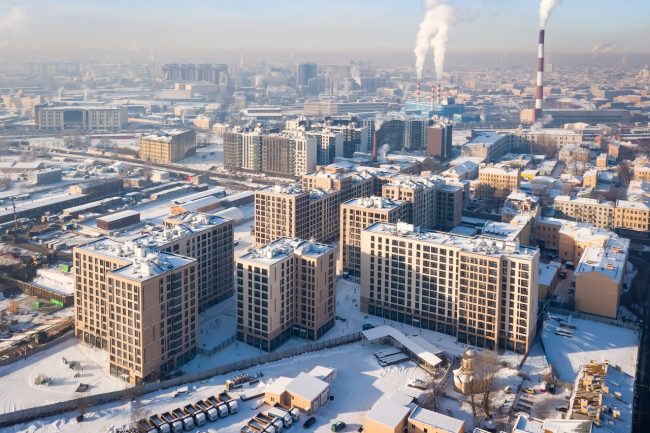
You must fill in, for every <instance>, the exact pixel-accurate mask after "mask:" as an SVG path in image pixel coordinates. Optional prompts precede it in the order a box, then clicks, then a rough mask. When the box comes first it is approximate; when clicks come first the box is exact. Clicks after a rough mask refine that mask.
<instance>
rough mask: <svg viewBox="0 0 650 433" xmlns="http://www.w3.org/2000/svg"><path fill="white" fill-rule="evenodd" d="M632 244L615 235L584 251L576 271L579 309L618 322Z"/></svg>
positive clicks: (576, 302)
mask: <svg viewBox="0 0 650 433" xmlns="http://www.w3.org/2000/svg"><path fill="white" fill-rule="evenodd" d="M629 247H630V240H629V239H625V238H619V237H618V236H616V235H613V236H611V237H609V238H607V239H606V240H605V242H604V243H603V245H601V246H590V247H587V248H586V249H585V250H584V253H583V254H582V257H581V258H580V262H578V265H577V266H576V268H575V272H574V274H573V275H574V276H575V278H576V291H575V308H576V310H579V311H584V312H585V313H590V314H597V315H599V316H605V317H610V318H612V319H616V317H617V316H618V307H619V306H620V300H621V293H622V291H623V286H624V284H625V283H624V282H625V274H626V271H627V259H628V249H629Z"/></svg>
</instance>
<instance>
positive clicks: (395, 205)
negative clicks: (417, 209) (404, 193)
mask: <svg viewBox="0 0 650 433" xmlns="http://www.w3.org/2000/svg"><path fill="white" fill-rule="evenodd" d="M409 205H410V203H409V202H406V201H403V200H395V201H393V200H391V199H386V198H383V197H366V198H353V199H350V200H348V201H346V202H345V203H342V204H341V224H340V227H341V238H340V253H341V256H340V259H339V269H340V270H341V272H347V273H349V274H350V275H351V276H353V277H359V276H360V273H361V232H362V231H363V229H365V228H366V227H368V226H370V225H372V224H374V223H376V222H378V221H379V222H386V223H397V222H406V219H407V217H408V207H409Z"/></svg>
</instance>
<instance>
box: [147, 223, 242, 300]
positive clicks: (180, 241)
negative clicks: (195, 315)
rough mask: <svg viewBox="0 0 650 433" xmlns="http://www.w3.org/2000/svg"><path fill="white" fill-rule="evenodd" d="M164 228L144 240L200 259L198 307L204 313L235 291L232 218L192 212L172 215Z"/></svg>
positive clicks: (198, 265) (198, 267) (197, 266)
mask: <svg viewBox="0 0 650 433" xmlns="http://www.w3.org/2000/svg"><path fill="white" fill-rule="evenodd" d="M164 224H165V225H164V227H160V228H159V230H157V231H155V232H153V233H151V234H150V235H148V236H146V237H144V238H141V239H140V241H141V242H144V243H147V244H148V245H149V246H153V247H155V248H156V249H157V250H159V251H166V252H168V253H172V254H179V255H182V256H185V257H191V258H193V259H196V291H197V296H198V305H199V307H198V309H199V312H203V311H205V310H207V309H208V308H210V307H212V306H214V305H216V304H218V303H219V302H222V301H224V300H226V299H228V298H229V297H231V296H232V294H233V267H234V261H233V248H234V246H233V242H234V240H233V231H234V226H235V225H234V222H233V220H231V219H227V218H221V217H218V216H216V215H210V214H204V213H198V212H188V213H186V214H184V215H180V216H178V217H177V218H168V219H166V220H165V221H164Z"/></svg>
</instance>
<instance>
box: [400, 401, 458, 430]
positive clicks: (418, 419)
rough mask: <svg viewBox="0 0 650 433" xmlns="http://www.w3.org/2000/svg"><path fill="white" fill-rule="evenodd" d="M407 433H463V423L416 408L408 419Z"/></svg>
mask: <svg viewBox="0 0 650 433" xmlns="http://www.w3.org/2000/svg"><path fill="white" fill-rule="evenodd" d="M408 432H409V433H464V432H465V421H462V420H459V419H456V418H452V417H450V416H447V415H443V414H441V413H437V412H434V411H431V410H427V409H424V408H422V407H417V408H416V409H415V410H414V411H413V413H411V415H410V416H409V419H408Z"/></svg>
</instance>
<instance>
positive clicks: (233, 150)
mask: <svg viewBox="0 0 650 433" xmlns="http://www.w3.org/2000/svg"><path fill="white" fill-rule="evenodd" d="M222 135H223V168H224V169H226V170H228V171H238V170H241V169H242V167H243V164H242V140H243V137H242V134H240V133H238V132H233V131H227V130H223V131H222Z"/></svg>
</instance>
